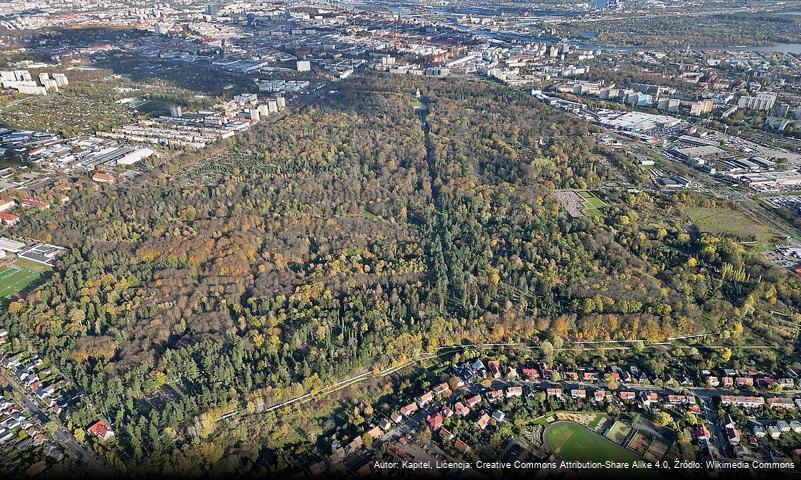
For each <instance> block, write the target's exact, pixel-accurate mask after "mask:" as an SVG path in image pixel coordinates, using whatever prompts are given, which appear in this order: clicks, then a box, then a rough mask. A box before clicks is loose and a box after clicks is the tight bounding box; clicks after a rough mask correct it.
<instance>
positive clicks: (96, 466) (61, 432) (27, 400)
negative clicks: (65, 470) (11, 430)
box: [2, 371, 110, 475]
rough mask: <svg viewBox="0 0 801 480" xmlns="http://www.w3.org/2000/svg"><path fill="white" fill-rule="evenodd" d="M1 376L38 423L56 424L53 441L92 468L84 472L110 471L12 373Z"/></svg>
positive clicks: (99, 473)
mask: <svg viewBox="0 0 801 480" xmlns="http://www.w3.org/2000/svg"><path fill="white" fill-rule="evenodd" d="M2 376H3V378H4V379H5V380H6V381H7V382H8V385H9V386H10V387H11V388H12V390H14V391H16V392H18V393H19V394H20V397H21V398H22V406H23V407H25V409H27V410H28V411H29V412H30V413H31V415H33V416H34V417H35V418H36V419H37V420H38V421H39V423H40V424H42V425H44V424H47V423H51V424H52V425H56V429H55V431H54V432H53V440H55V442H56V443H57V444H58V445H59V446H60V447H61V448H63V449H64V451H65V452H66V454H67V456H69V457H72V458H74V459H76V460H79V461H81V462H83V463H84V464H85V465H87V466H89V467H90V468H91V469H92V471H91V472H86V473H89V474H91V473H95V474H98V475H107V474H108V473H109V472H110V467H109V466H108V465H106V463H105V462H103V461H102V460H100V459H99V458H98V457H97V456H96V455H95V454H94V453H92V452H91V451H89V450H88V449H87V448H86V447H85V446H84V445H82V444H80V443H78V441H77V440H75V437H73V436H72V434H71V433H70V432H69V430H67V429H66V427H64V425H62V423H61V421H60V420H59V419H58V418H57V417H55V416H50V415H49V414H48V413H47V412H45V411H44V410H43V409H42V408H41V407H40V406H39V404H38V403H37V401H36V399H35V398H34V396H33V394H31V393H30V392H29V391H28V389H26V388H24V387H23V386H22V385H20V384H19V382H17V379H16V378H14V377H13V376H12V375H9V374H8V373H6V372H5V371H3V372H2Z"/></svg>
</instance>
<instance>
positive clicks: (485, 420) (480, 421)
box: [476, 413, 490, 430]
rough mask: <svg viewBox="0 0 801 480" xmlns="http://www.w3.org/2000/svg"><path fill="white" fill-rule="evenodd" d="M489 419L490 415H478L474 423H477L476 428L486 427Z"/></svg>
mask: <svg viewBox="0 0 801 480" xmlns="http://www.w3.org/2000/svg"><path fill="white" fill-rule="evenodd" d="M489 421H490V416H489V415H487V414H486V413H484V414H483V415H481V416H480V417H478V421H477V422H476V424H477V425H478V428H480V429H482V430H484V429H485V428H487V425H489Z"/></svg>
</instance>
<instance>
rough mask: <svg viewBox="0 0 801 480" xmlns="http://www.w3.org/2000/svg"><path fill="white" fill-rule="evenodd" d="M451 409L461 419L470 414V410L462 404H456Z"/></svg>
mask: <svg viewBox="0 0 801 480" xmlns="http://www.w3.org/2000/svg"><path fill="white" fill-rule="evenodd" d="M453 409H454V410H456V413H458V414H459V415H460V416H462V417H464V416H467V415H469V414H470V409H469V408H467V407H466V406H464V405H463V404H462V402H456V404H455V405H454V406H453Z"/></svg>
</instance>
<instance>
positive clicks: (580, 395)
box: [570, 388, 587, 400]
mask: <svg viewBox="0 0 801 480" xmlns="http://www.w3.org/2000/svg"><path fill="white" fill-rule="evenodd" d="M570 396H571V397H572V398H574V399H579V400H584V399H585V398H587V391H586V390H584V389H580V388H574V389H572V390H570Z"/></svg>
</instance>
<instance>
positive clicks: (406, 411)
mask: <svg viewBox="0 0 801 480" xmlns="http://www.w3.org/2000/svg"><path fill="white" fill-rule="evenodd" d="M416 411H417V404H416V403H414V402H412V403H410V404H408V405H406V406H403V407H401V409H400V412H401V413H402V414H403V415H405V416H407V417H408V416H410V415H411V414H413V413H414V412H416Z"/></svg>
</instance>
